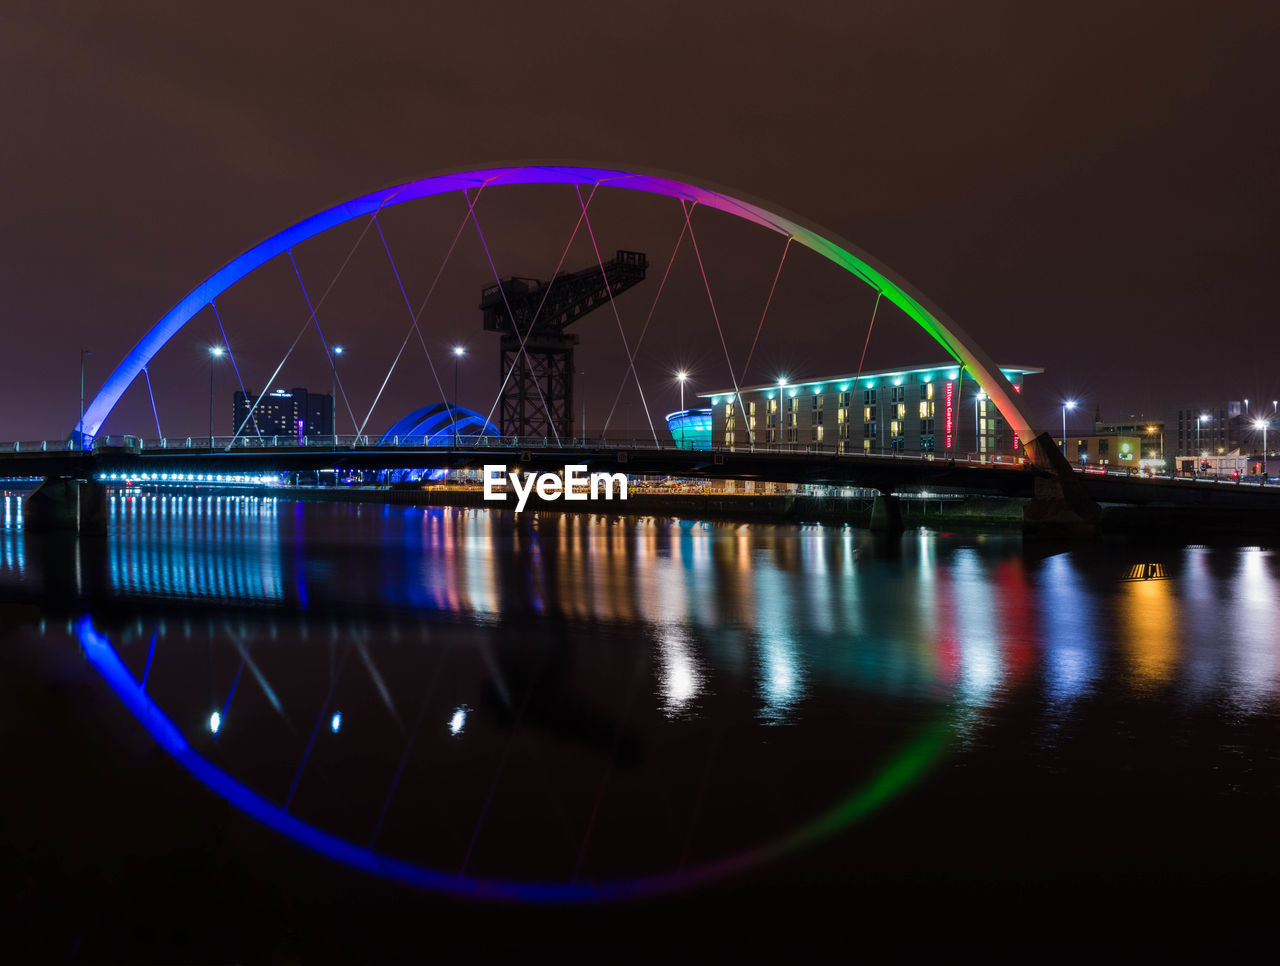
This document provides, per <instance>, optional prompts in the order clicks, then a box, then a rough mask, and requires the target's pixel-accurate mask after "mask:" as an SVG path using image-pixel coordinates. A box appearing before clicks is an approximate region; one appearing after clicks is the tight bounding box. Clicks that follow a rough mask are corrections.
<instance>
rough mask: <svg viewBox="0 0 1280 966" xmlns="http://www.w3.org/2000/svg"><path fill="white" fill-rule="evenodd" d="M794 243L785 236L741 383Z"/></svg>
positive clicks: (749, 364) (792, 238)
mask: <svg viewBox="0 0 1280 966" xmlns="http://www.w3.org/2000/svg"><path fill="white" fill-rule="evenodd" d="M793 241H795V237H794V236H792V235H788V236H787V243H786V244H785V245H783V246H782V258H781V259H780V260H779V261H778V271H777V272H775V273H774V276H773V284H772V285H770V286H769V297H768V298H767V299H765V303H764V311H763V312H761V313H760V324H759V325H758V326H756V337H755V338H754V339H753V340H752V341H751V351H750V352H748V353H747V361H746V362H745V363H743V365H742V381H743V382H746V381H747V370H748V369H750V368H751V357H752V356H753V355H755V353H756V343H758V342H759V341H760V333H761V332H762V331H764V320H765V316H767V315H768V314H769V306H770V305H772V304H773V293H774V291H776V290H777V288H778V279H779V278H781V277H782V266H783V264H784V263H785V262H786V260H787V252H789V251H790V250H791V243H792V242H793Z"/></svg>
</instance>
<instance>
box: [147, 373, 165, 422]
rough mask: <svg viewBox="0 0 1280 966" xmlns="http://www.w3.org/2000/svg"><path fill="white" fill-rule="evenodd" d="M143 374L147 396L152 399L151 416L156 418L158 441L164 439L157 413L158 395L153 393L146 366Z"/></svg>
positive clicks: (149, 374)
mask: <svg viewBox="0 0 1280 966" xmlns="http://www.w3.org/2000/svg"><path fill="white" fill-rule="evenodd" d="M142 374H143V375H144V376H145V377H146V379H147V395H148V396H150V397H151V415H152V416H154V417H155V418H156V439H164V433H162V432H161V431H160V413H159V412H157V411H156V394H155V393H153V392H152V391H151V373H150V372H148V371H147V367H146V366H143V367H142Z"/></svg>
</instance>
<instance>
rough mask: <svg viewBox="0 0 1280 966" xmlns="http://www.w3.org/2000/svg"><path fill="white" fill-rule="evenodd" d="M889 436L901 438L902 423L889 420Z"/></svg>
mask: <svg viewBox="0 0 1280 966" xmlns="http://www.w3.org/2000/svg"><path fill="white" fill-rule="evenodd" d="M889 435H890V436H901V435H902V423H901V421H899V420H897V419H892V420H890V421H889Z"/></svg>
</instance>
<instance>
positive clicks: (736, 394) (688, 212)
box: [680, 198, 756, 448]
mask: <svg viewBox="0 0 1280 966" xmlns="http://www.w3.org/2000/svg"><path fill="white" fill-rule="evenodd" d="M697 204H698V203H697V202H696V201H695V202H694V203H693V204H692V205H690V206H688V207H687V208H686V207H685V202H684V199H683V198H682V199H680V207H681V208H682V209H684V220H685V222H686V224H688V226H689V241H690V242H691V243H692V245H693V254H694V255H695V256H697V259H698V271H699V272H701V273H702V286H703V288H705V289H706V290H707V301H708V302H709V303H710V304H711V317H712V318H713V319H715V321H716V331H717V332H719V333H720V345H721V346H722V347H723V348H724V361H725V363H726V364H728V366H729V378H730V379H732V380H733V398H734V399H736V400H737V401H738V409H739V410H740V411H741V412H742V424H743V425H744V426H745V427H746V429H747V440H748V441H749V442H750V443H751V446H752V447H753V448H754V447H755V445H756V434H755V432H754V430H752V428H751V421H750V420H749V419H747V408H746V406H745V405H743V402H742V393H741V392H740V391H739V390H738V377H737V376H735V375H734V374H733V360H732V359H730V358H729V344H728V343H727V342H725V339H724V329H723V328H721V326H720V315H719V313H718V312H716V300H715V299H714V298H713V297H712V295H711V282H710V281H708V280H707V269H706V266H705V265H703V264H702V252H701V251H699V250H698V236H697V235H695V234H694V232H693V222H692V221H691V218H692V215H693V209H694V208H696V207H697Z"/></svg>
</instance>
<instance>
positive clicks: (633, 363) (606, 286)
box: [573, 185, 661, 446]
mask: <svg viewBox="0 0 1280 966" xmlns="http://www.w3.org/2000/svg"><path fill="white" fill-rule="evenodd" d="M573 190H574V191H575V192H577V194H578V204H579V205H581V206H582V218H583V221H585V222H586V224H587V235H588V237H590V239H591V248H592V250H593V251H594V252H595V253H596V264H598V265H599V266H600V277H601V280H602V281H603V282H604V290H605V291H606V292H608V293H609V308H611V309H612V310H613V318H614V320H615V321H616V322H617V323H618V335H620V336H621V337H622V350H623V351H624V352H625V353H626V354H627V365H628V366H629V367H630V369H631V375H632V377H633V378H634V379H635V381H636V389H637V390H638V391H639V393H640V405H641V406H643V407H644V418H645V419H647V420H648V421H649V432H651V433H653V443H654V445H655V446H659V445H661V444H659V442H658V431H657V429H655V428H654V425H653V417H652V416H651V415H650V414H649V403H648V402H647V401H646V400H645V398H644V386H643V384H641V382H640V374H639V373H638V372H636V361H635V359H636V357H635V354H634V353H632V351H631V346H630V345H628V344H627V333H626V330H624V329H623V328H622V316H621V315H619V314H618V305H617V303H616V302H614V300H613V286H612V285H610V284H609V279H608V278H607V277H606V276H605V271H604V259H603V258H601V257H600V246H599V245H598V244H597V243H596V233H595V230H594V229H593V228H592V227H591V219H590V218H588V217H587V206H586V204H584V203H583V200H582V189H581V188H579V187H578V185H574V186H573ZM608 429H609V422H608V420H606V421H605V424H604V428H603V429H602V430H601V433H602V434H603V433H604V432H605V431H607V430H608ZM582 430H583V432H584V433H585V432H586V426H583V427H582Z"/></svg>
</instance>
